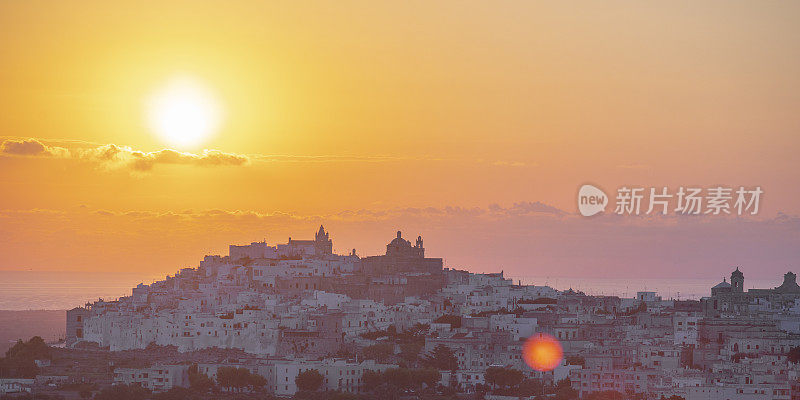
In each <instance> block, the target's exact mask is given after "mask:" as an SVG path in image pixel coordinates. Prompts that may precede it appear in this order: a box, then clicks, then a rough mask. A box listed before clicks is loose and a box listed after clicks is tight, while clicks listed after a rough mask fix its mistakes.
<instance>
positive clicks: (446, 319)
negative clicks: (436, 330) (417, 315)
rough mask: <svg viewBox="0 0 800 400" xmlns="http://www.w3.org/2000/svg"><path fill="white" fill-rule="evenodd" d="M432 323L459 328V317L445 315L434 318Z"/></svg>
mask: <svg viewBox="0 0 800 400" xmlns="http://www.w3.org/2000/svg"><path fill="white" fill-rule="evenodd" d="M433 322H435V323H437V324H450V326H451V327H453V328H461V316H460V315H450V314H445V315H442V316H441V317H439V318H436V319H435V320H434V321H433Z"/></svg>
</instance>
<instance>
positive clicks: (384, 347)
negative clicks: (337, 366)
mask: <svg viewBox="0 0 800 400" xmlns="http://www.w3.org/2000/svg"><path fill="white" fill-rule="evenodd" d="M363 354H364V358H366V359H367V360H375V361H377V362H386V361H389V358H390V357H391V356H393V355H394V344H392V343H386V342H383V343H377V344H373V345H372V346H367V347H365V348H364V350H363Z"/></svg>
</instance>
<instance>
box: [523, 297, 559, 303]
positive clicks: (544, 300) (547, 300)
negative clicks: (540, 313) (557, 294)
mask: <svg viewBox="0 0 800 400" xmlns="http://www.w3.org/2000/svg"><path fill="white" fill-rule="evenodd" d="M517 304H558V300H556V299H551V298H549V297H539V298H537V299H534V300H530V299H522V300H519V301H517Z"/></svg>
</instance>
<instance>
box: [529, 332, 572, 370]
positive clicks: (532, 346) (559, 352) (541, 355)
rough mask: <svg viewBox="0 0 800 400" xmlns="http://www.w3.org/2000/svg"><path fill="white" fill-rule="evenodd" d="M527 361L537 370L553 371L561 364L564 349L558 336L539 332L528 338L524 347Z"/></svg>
mask: <svg viewBox="0 0 800 400" xmlns="http://www.w3.org/2000/svg"><path fill="white" fill-rule="evenodd" d="M522 358H523V359H524V360H525V363H526V364H528V366H530V367H531V368H533V369H535V370H537V371H552V370H553V369H554V368H555V367H557V366H558V365H559V364H561V359H562V358H564V350H563V349H562V348H561V343H559V342H558V340H556V338H554V337H552V336H550V335H547V334H544V333H538V334H536V335H534V336H531V337H529V338H528V340H527V341H526V342H525V345H524V346H523V347H522Z"/></svg>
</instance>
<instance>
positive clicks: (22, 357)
mask: <svg viewBox="0 0 800 400" xmlns="http://www.w3.org/2000/svg"><path fill="white" fill-rule="evenodd" d="M51 358H52V356H51V353H50V347H48V346H47V344H46V343H45V342H44V340H43V339H42V338H41V337H39V336H34V337H32V338H31V339H30V340H28V341H27V342H23V341H22V340H18V341H17V343H16V344H14V346H12V347H11V348H10V349H8V351H6V355H5V357H3V358H1V359H0V378H33V377H35V376H36V375H37V374H38V373H39V368H38V367H37V366H36V362H35V361H36V360H43V359H47V360H49V359H51Z"/></svg>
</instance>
